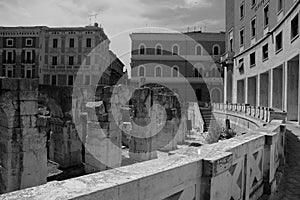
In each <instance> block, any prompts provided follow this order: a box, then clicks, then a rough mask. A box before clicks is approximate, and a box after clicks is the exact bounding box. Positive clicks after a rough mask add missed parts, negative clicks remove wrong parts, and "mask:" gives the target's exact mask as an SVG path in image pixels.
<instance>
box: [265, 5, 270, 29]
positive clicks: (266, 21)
mask: <svg viewBox="0 0 300 200" xmlns="http://www.w3.org/2000/svg"><path fill="white" fill-rule="evenodd" d="M264 26H265V27H267V26H269V5H267V6H265V8H264Z"/></svg>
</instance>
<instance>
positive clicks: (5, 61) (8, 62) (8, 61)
mask: <svg viewBox="0 0 300 200" xmlns="http://www.w3.org/2000/svg"><path fill="white" fill-rule="evenodd" d="M3 64H16V60H12V59H8V60H5V59H4V60H3Z"/></svg>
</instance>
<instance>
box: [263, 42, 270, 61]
mask: <svg viewBox="0 0 300 200" xmlns="http://www.w3.org/2000/svg"><path fill="white" fill-rule="evenodd" d="M262 58H263V61H264V60H267V59H268V58H269V46H268V44H265V45H264V46H263V47H262Z"/></svg>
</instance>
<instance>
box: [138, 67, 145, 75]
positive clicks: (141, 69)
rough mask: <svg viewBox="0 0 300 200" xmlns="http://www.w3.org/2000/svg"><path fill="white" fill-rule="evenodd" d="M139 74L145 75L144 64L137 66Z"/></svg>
mask: <svg viewBox="0 0 300 200" xmlns="http://www.w3.org/2000/svg"><path fill="white" fill-rule="evenodd" d="M139 76H140V77H145V67H144V66H140V67H139Z"/></svg>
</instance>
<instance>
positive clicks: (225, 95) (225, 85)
mask: <svg viewBox="0 0 300 200" xmlns="http://www.w3.org/2000/svg"><path fill="white" fill-rule="evenodd" d="M227 81H228V77H227V66H226V65H225V66H224V103H227V89H228V88H227V84H228V83H227Z"/></svg>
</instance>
